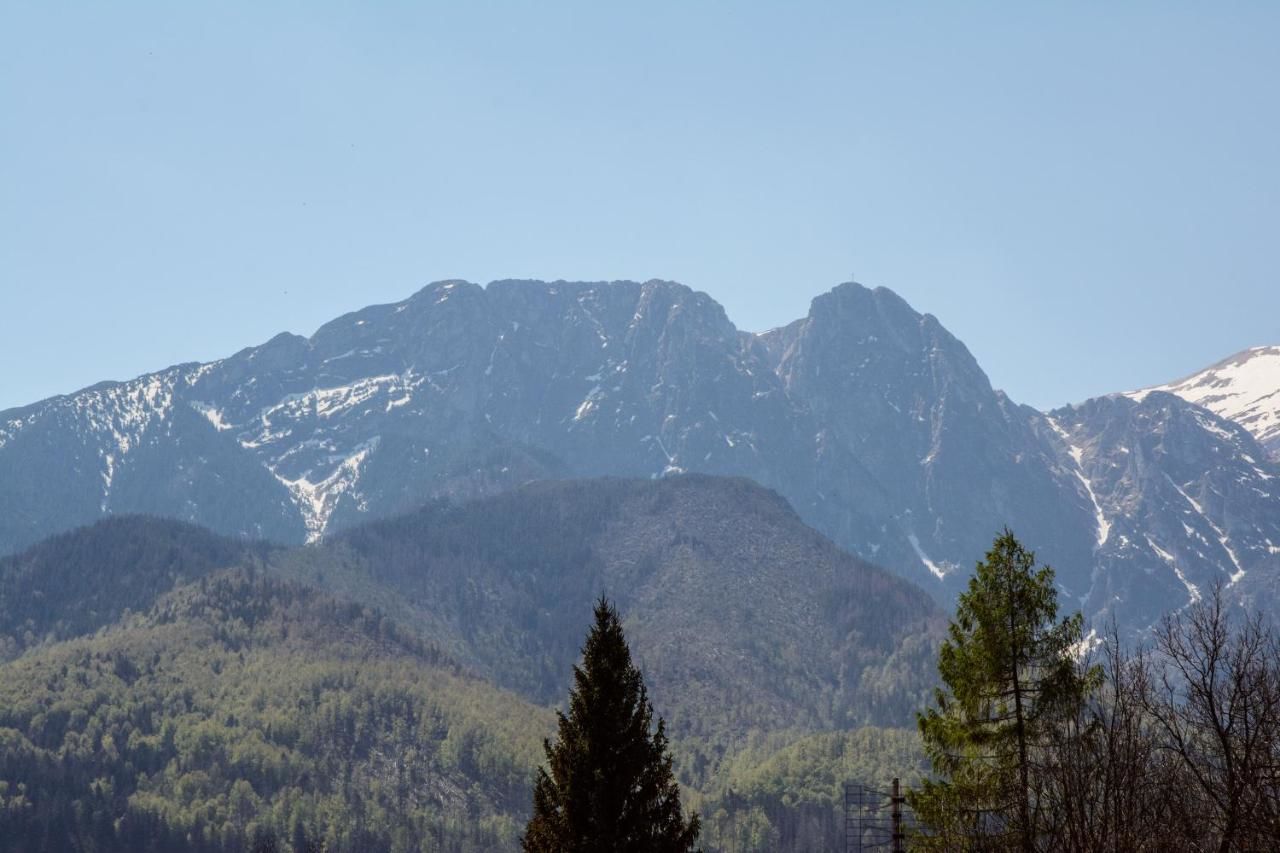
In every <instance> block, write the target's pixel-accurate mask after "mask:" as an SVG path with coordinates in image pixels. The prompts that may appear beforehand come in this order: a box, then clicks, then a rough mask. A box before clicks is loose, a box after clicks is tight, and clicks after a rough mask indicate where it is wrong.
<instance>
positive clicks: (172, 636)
mask: <svg viewBox="0 0 1280 853" xmlns="http://www.w3.org/2000/svg"><path fill="white" fill-rule="evenodd" d="M551 725H552V718H551V714H550V712H549V711H547V710H544V709H540V708H537V707H534V706H532V705H530V704H528V703H526V702H523V701H522V700H520V699H518V698H517V697H515V696H513V695H511V694H510V693H507V692H505V691H502V690H499V689H496V688H494V687H491V686H489V685H487V684H485V683H483V682H482V681H479V680H477V679H475V678H472V677H469V676H466V675H465V674H463V673H462V672H461V671H460V670H459V668H458V667H457V666H456V665H453V664H452V663H451V662H449V661H448V660H447V659H446V658H444V657H443V656H442V655H441V654H439V653H438V652H437V651H435V650H434V649H432V648H431V647H430V646H428V645H425V644H423V643H422V642H421V641H419V640H417V639H416V638H414V637H413V636H412V635H410V634H408V633H407V632H405V631H403V630H402V629H399V628H397V627H396V626H394V625H393V624H392V623H391V622H390V621H389V620H386V619H384V618H383V617H382V616H380V615H379V614H377V613H376V612H375V611H371V610H368V609H366V608H362V607H360V606H358V605H352V604H343V603H340V602H337V601H335V600H333V599H331V598H328V597H326V596H323V595H321V594H318V593H316V592H315V591H310V590H306V589H303V588H301V587H298V586H296V585H291V584H287V583H282V582H280V581H277V580H271V579H268V578H264V577H262V576H258V577H253V576H251V575H249V574H246V573H245V572H242V571H233V572H230V573H219V574H215V575H213V576H208V577H205V578H202V579H201V580H199V581H196V582H195V583H192V584H188V585H186V586H183V587H179V588H178V589H177V590H175V591H173V592H172V593H170V594H168V595H167V596H164V597H162V598H161V599H160V600H159V601H158V602H157V603H156V604H155V606H153V607H152V608H151V609H150V611H149V612H148V613H146V614H145V615H137V616H132V617H129V618H127V619H125V620H124V621H123V622H121V623H120V624H118V625H116V626H115V627H113V628H112V629H110V630H108V631H106V632H105V633H102V634H100V635H98V636H95V637H85V638H81V639H76V640H70V641H66V642H62V643H58V644H54V645H50V646H47V647H44V648H41V649H39V650H37V651H35V652H34V653H32V654H29V655H26V656H24V657H22V658H20V659H19V660H17V661H14V662H12V663H10V664H8V665H6V666H5V667H3V668H2V669H0V851H6V853H7V851H55V850H59V851H60V850H81V851H99V853H106V852H107V851H121V853H124V852H125V851H128V853H137V851H152V850H153V851H157V852H158V853H159V851H164V852H165V853H171V851H183V850H192V851H224V850H225V851H241V850H247V849H249V847H250V846H251V845H252V844H253V843H254V841H255V839H259V840H261V839H264V838H265V837H266V836H267V835H268V834H270V835H273V836H275V837H277V838H279V839H281V840H282V841H283V840H285V839H287V840H289V841H291V842H293V847H294V849H296V850H298V851H302V850H305V849H307V847H308V844H310V843H312V842H316V843H321V842H322V843H323V844H324V849H325V850H327V851H333V853H340V852H341V851H351V853H365V851H376V850H390V849H400V850H410V849H417V846H418V845H419V844H421V843H427V844H429V845H430V849H441V850H454V851H482V850H494V849H509V848H511V847H512V846H513V844H514V839H515V835H516V831H517V816H518V815H519V814H521V813H522V812H523V811H525V810H526V809H527V799H528V780H529V778H530V774H531V771H532V767H533V765H534V762H535V761H536V760H537V757H538V754H539V749H538V748H539V745H540V740H541V738H542V737H543V736H544V735H546V734H548V733H549V732H550V731H551ZM410 842H411V843H410Z"/></svg>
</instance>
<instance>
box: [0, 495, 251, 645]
mask: <svg viewBox="0 0 1280 853" xmlns="http://www.w3.org/2000/svg"><path fill="white" fill-rule="evenodd" d="M270 550H271V546H269V545H267V544H265V543H247V542H243V541H239V540H236V539H232V538H229V537H226V536H219V535H217V534H215V533H212V532H210V531H208V530H206V529H204V528H202V527H198V526H197V525H194V524H188V523H185V522H180V521H172V520H169V519H161V518H151V517H147V516H119V517H113V518H108V519H104V520H103V521H99V522H97V523H96V524H93V525H91V526H89V527H86V528H83V529H80V530H76V531H72V532H70V533H63V534H59V535H57V536H53V537H51V538H49V539H46V540H45V541H43V542H40V543H38V544H36V545H33V546H32V547H31V548H29V549H27V550H26V551H24V552H23V553H21V554H16V555H14V556H11V557H4V558H0V660H5V659H8V658H11V657H14V656H16V655H17V654H18V653H20V652H21V651H22V650H23V649H26V648H29V647H31V646H33V645H36V644H38V643H41V642H47V641H50V640H62V639H67V638H69V637H77V636H81V635H84V634H90V633H92V632H94V631H96V630H97V629H99V628H101V627H103V626H106V625H110V624H112V623H113V622H115V621H116V620H118V619H119V618H120V617H121V616H122V615H124V614H125V613H126V612H127V611H130V610H132V611H134V612H145V611H146V610H148V609H149V608H150V607H151V605H152V604H153V603H154V602H155V600H156V599H157V598H158V597H159V596H160V595H162V594H164V593H165V592H168V591H169V590H170V589H172V588H173V587H174V586H176V585H178V584H180V583H182V582H183V581H188V580H195V579H196V578H199V577H201V576H203V575H205V574H208V573H209V572H211V571H214V570H217V569H223V568H227V567H229V566H236V565H247V564H252V563H261V562H262V561H263V559H264V558H265V557H266V555H267V554H268V553H269V552H270Z"/></svg>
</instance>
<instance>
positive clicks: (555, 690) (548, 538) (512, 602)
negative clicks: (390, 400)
mask: <svg viewBox="0 0 1280 853" xmlns="http://www.w3.org/2000/svg"><path fill="white" fill-rule="evenodd" d="M315 550H316V549H304V550H301V551H295V552H292V553H290V554H288V555H285V556H284V557H283V558H282V559H281V560H279V561H277V563H276V566H277V568H279V569H280V570H282V571H284V572H286V573H288V574H290V575H291V576H295V577H300V578H305V579H307V580H309V581H310V582H319V583H323V584H324V585H326V586H328V587H330V588H333V589H336V590H340V591H341V592H342V593H343V594H345V595H348V596H353V597H356V598H360V599H362V600H370V601H373V602H376V603H378V604H379V605H380V606H385V607H387V608H388V609H389V611H391V612H394V613H395V614H396V616H397V618H402V619H404V620H405V621H406V623H407V624H411V625H413V626H414V627H415V628H418V629H419V630H421V631H422V632H423V634H424V635H425V636H429V637H431V638H432V639H433V640H434V641H436V642H438V643H439V644H440V645H441V647H442V648H444V649H447V650H448V651H449V652H450V654H453V655H455V656H456V657H458V658H459V659H460V660H461V661H462V662H464V663H465V664H466V665H468V666H470V667H472V668H474V669H475V670H476V671H477V672H480V673H482V674H484V675H485V676H486V677H489V678H491V679H493V680H494V681H495V682H496V683H498V684H500V685H501V686H504V687H508V688H510V689H513V690H516V691H517V692H519V693H521V694H522V695H524V696H526V697H528V698H530V699H532V700H534V701H537V702H539V703H550V702H554V701H557V698H558V697H559V696H561V695H562V694H563V693H564V691H565V690H567V689H568V686H569V685H568V678H567V675H566V674H567V673H568V672H569V671H570V666H571V665H572V663H573V662H574V661H575V660H576V658H577V655H578V644H579V642H580V636H579V630H580V627H579V626H581V625H583V624H585V623H586V622H587V621H588V620H589V619H590V614H591V609H592V604H593V600H594V598H595V597H596V596H597V595H599V594H600V593H601V592H607V593H608V594H609V595H610V597H612V598H614V599H615V600H616V602H617V604H618V607H619V609H620V610H621V611H622V612H623V613H624V618H625V619H626V629H627V634H628V637H630V638H631V640H632V646H633V649H634V651H635V655H636V658H637V660H638V661H639V662H640V664H641V665H642V667H643V668H644V671H645V673H646V678H647V679H648V683H649V684H650V687H651V693H652V696H653V699H654V703H655V705H656V706H657V707H658V709H659V711H660V712H661V713H662V714H663V716H664V717H665V718H666V719H667V721H668V724H669V726H670V731H671V734H672V737H673V738H677V739H679V740H681V741H683V742H684V743H685V744H686V746H687V745H688V744H689V743H690V742H691V741H703V742H705V743H707V744H720V745H721V749H720V751H719V752H723V746H724V745H725V744H726V743H728V742H730V741H739V740H741V738H743V737H744V736H745V735H746V733H747V732H749V731H751V730H753V729H774V730H776V729H782V728H796V727H802V728H809V729H812V730H817V729H843V728H851V727H854V726H857V725H861V724H865V723H869V722H871V723H892V722H893V721H895V720H901V719H905V718H906V717H907V715H908V714H909V713H910V710H911V709H912V708H914V707H916V706H917V705H918V704H919V702H920V701H921V700H922V699H923V697H924V696H925V695H926V694H927V690H928V688H929V687H930V686H931V684H932V674H931V668H932V667H931V663H932V658H933V653H934V648H935V643H936V641H937V640H938V639H939V638H940V636H941V633H942V627H943V622H942V618H941V615H940V613H939V612H938V610H937V608H936V607H935V606H934V605H933V603H932V601H931V600H930V599H929V598H928V596H927V595H925V594H924V593H923V592H922V591H920V590H919V589H917V588H915V587H913V586H911V585H910V584H907V583H905V582H903V581H901V580H899V579H897V578H894V577H892V576H890V575H889V574H887V573H885V572H883V571H881V570H879V569H877V568H875V567H873V566H870V565H868V564H866V563H863V562H862V561H860V560H858V559H856V558H854V557H852V556H850V555H848V554H847V553H845V552H843V551H841V550H839V549H838V548H836V547H835V546H834V545H833V544H832V543H831V542H830V541H829V540H827V539H826V538H825V537H823V536H821V535H820V534H818V533H816V532H815V531H813V530H812V529H811V528H809V527H807V526H805V525H804V524H803V522H801V521H800V519H799V517H798V516H796V514H795V513H794V512H793V511H792V510H791V508H790V507H789V506H788V504H787V503H786V502H785V501H784V500H783V499H782V498H780V497H779V496H778V495H777V494H775V493H773V492H771V491H769V490H766V489H763V488H761V487H759V486H758V485H756V484H754V483H751V482H749V481H746V480H739V479H726V478H713V477H704V476H681V477H672V478H667V479H664V480H659V481H648V480H611V479H603V480H589V481H569V482H554V483H538V484H533V485H530V486H527V487H525V488H522V489H519V490H516V491H513V492H510V493H506V494H503V495H499V496H495V497H492V498H486V499H483V500H479V501H475V502H471V503H467V504H463V505H460V506H452V505H445V504H437V505H433V506H430V507H428V508H426V509H424V510H422V511H421V512H419V513H416V514H412V515H408V516H404V517H401V518H399V519H395V520H391V521H386V522H378V523H373V524H369V525H365V526H363V527H361V528H358V529H356V530H355V531H352V532H350V533H348V534H344V535H343V536H342V537H340V538H339V539H337V540H335V542H334V543H332V544H331V545H330V546H329V547H328V548H326V549H322V550H323V551H324V553H323V554H319V555H317V554H316V553H315ZM392 593H394V594H392ZM719 752H717V751H716V750H715V749H714V748H711V747H709V748H708V751H707V754H706V755H704V756H703V758H702V759H700V760H699V763H697V764H696V765H695V766H688V767H685V768H683V769H684V770H685V771H686V772H687V773H688V774H689V778H691V779H693V780H695V781H696V782H697V783H698V784H701V783H702V782H703V781H705V779H706V778H707V774H708V773H709V772H710V771H711V770H713V769H714V763H715V762H716V761H717V760H718V757H719Z"/></svg>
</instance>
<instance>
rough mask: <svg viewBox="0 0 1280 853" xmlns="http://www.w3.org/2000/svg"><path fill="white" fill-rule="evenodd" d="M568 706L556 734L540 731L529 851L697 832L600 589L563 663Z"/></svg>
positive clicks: (670, 849) (637, 842) (639, 848)
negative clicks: (541, 755) (542, 755)
mask: <svg viewBox="0 0 1280 853" xmlns="http://www.w3.org/2000/svg"><path fill="white" fill-rule="evenodd" d="M573 680H574V686H573V688H572V689H571V690H570V693H569V709H568V713H567V714H566V713H560V714H559V729H558V732H557V737H556V742H555V743H554V744H553V743H552V742H551V741H550V740H548V741H546V742H545V744H544V746H545V749H546V754H547V766H546V767H545V768H539V770H538V778H537V782H536V783H535V786H534V790H533V817H532V818H531V819H530V820H529V824H528V826H527V827H526V830H525V835H524V839H523V844H524V849H525V850H526V851H530V853H605V851H611V853H614V852H615V851H616V853H688V851H692V850H694V845H695V844H696V843H697V839H698V832H699V821H698V816H697V814H696V813H695V814H692V815H690V816H689V817H688V819H686V818H685V817H684V815H683V814H682V812H681V808H680V788H679V786H678V785H677V783H676V780H675V777H674V775H673V773H672V771H671V756H670V754H669V753H668V751H667V737H666V733H665V727H664V724H663V721H662V718H661V717H659V718H658V722H657V726H656V727H655V726H653V716H654V714H653V706H652V705H651V704H649V700H648V696H647V694H646V692H645V687H644V680H643V678H642V677H641V675H640V671H639V670H638V669H637V668H636V667H635V665H634V664H632V662H631V652H630V651H629V650H628V648H627V643H626V639H625V638H624V637H623V633H622V625H621V624H620V622H619V621H618V613H617V611H616V610H615V609H614V608H613V606H612V605H611V604H609V602H608V601H607V600H606V599H604V598H603V597H602V598H601V599H600V600H599V601H598V602H597V604H596V608H595V624H594V625H593V627H592V628H591V632H590V633H589V634H588V635H587V641H586V644H585V645H584V646H583V649H582V665H581V666H575V667H574V668H573Z"/></svg>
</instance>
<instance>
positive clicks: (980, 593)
mask: <svg viewBox="0 0 1280 853" xmlns="http://www.w3.org/2000/svg"><path fill="white" fill-rule="evenodd" d="M1082 627H1083V621H1082V619H1081V617H1080V615H1079V614H1076V615H1074V616H1071V617H1069V618H1067V619H1063V620H1061V621H1058V597H1057V591H1056V590H1055V588H1054V583H1053V570H1052V569H1051V568H1049V567H1048V566H1042V567H1040V568H1038V569H1037V568H1036V565H1035V554H1033V553H1032V552H1030V551H1027V550H1026V549H1025V548H1023V547H1022V545H1021V544H1020V543H1019V542H1018V540H1017V539H1015V538H1014V536H1013V534H1012V533H1011V532H1010V531H1009V530H1008V529H1006V530H1005V531H1004V532H1003V533H1002V534H1001V535H1000V536H998V537H997V538H996V540H995V542H994V544H993V545H992V548H991V550H990V551H988V552H987V555H986V559H985V560H983V561H982V562H981V563H979V564H978V566H977V569H976V571H975V572H974V576H973V577H972V578H970V580H969V587H968V589H967V590H966V591H965V592H964V593H962V594H961V595H960V600H959V603H958V605H957V607H956V615H955V618H954V619H953V620H952V622H951V627H950V632H949V636H948V638H947V639H946V640H945V641H944V642H943V644H942V648H941V650H940V651H939V654H938V672H939V675H940V676H941V677H942V681H943V684H944V687H942V688H939V689H938V691H937V694H936V703H937V707H936V708H931V709H929V710H928V711H926V712H925V713H923V714H921V715H920V717H919V725H920V734H921V736H922V738H923V740H924V747H925V752H926V754H927V755H928V757H929V759H930V762H931V763H932V765H933V770H934V773H935V774H936V776H937V778H936V779H933V780H930V781H926V782H925V783H924V784H923V785H922V787H921V788H920V789H919V790H917V791H914V792H913V793H912V805H913V806H914V808H915V811H916V815H917V817H919V818H920V820H921V822H922V823H923V824H925V826H927V827H929V828H930V829H931V830H932V833H933V835H932V837H923V838H920V839H918V843H917V845H916V846H917V847H918V848H920V849H933V848H936V849H940V850H948V851H952V850H983V851H992V850H1019V851H1025V853H1029V851H1033V850H1035V849H1037V847H1038V846H1039V842H1040V840H1041V836H1042V834H1043V833H1042V828H1043V824H1044V816H1043V815H1042V813H1041V810H1040V807H1041V803H1040V801H1039V799H1038V798H1037V796H1036V787H1037V784H1038V778H1037V774H1036V772H1035V769H1036V766H1037V762H1039V761H1041V760H1042V759H1043V758H1044V748H1045V746H1046V744H1047V742H1048V740H1049V735H1050V734H1051V732H1052V731H1053V729H1054V727H1055V726H1059V725H1061V724H1062V723H1063V721H1065V720H1066V719H1067V718H1068V717H1069V716H1071V715H1073V714H1075V713H1076V711H1078V710H1079V708H1080V707H1081V705H1082V703H1083V702H1084V701H1085V698H1086V696H1087V694H1088V692H1089V690H1090V689H1092V687H1093V686H1094V685H1095V684H1096V683H1097V682H1098V680H1099V678H1100V675H1099V673H1098V672H1097V670H1096V669H1091V670H1084V669H1082V668H1081V666H1080V664H1079V663H1078V661H1077V656H1076V649H1078V648H1079V643H1080V640H1081V633H1082Z"/></svg>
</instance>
